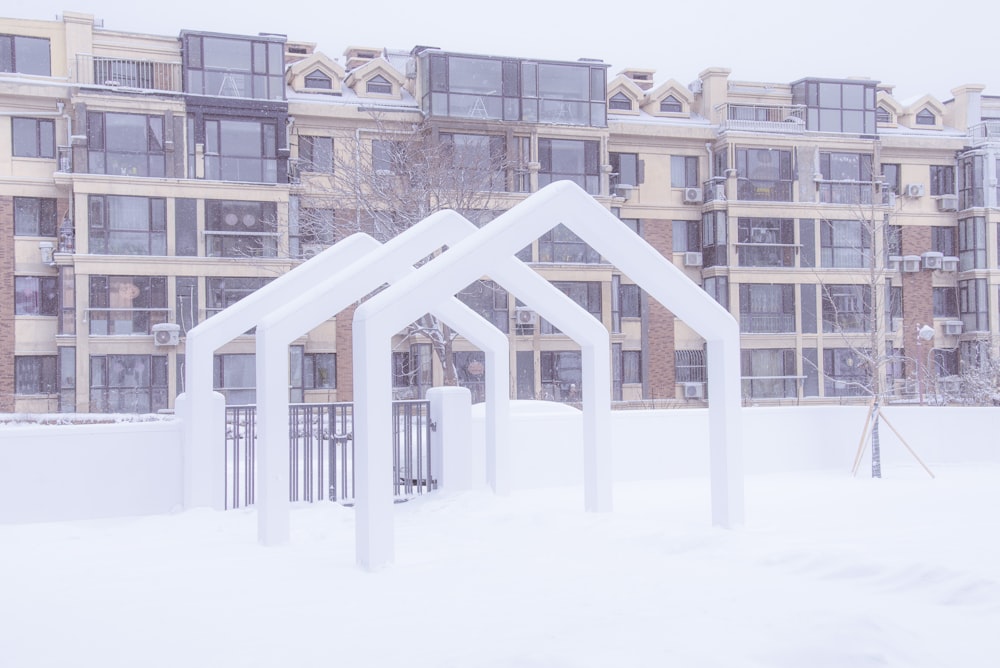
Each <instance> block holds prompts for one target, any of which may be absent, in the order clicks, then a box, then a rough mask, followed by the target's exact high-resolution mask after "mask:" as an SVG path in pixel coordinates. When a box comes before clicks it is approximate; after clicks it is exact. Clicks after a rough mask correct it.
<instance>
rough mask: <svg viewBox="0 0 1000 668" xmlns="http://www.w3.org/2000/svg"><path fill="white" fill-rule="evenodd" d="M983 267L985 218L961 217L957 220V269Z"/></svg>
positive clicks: (984, 266) (984, 261) (967, 269)
mask: <svg viewBox="0 0 1000 668" xmlns="http://www.w3.org/2000/svg"><path fill="white" fill-rule="evenodd" d="M985 268H986V218H985V217H984V216H973V217H972V218H963V219H961V220H959V221H958V270H959V271H969V270H970V269H985Z"/></svg>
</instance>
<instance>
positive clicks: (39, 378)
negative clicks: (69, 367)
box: [14, 355, 59, 395]
mask: <svg viewBox="0 0 1000 668" xmlns="http://www.w3.org/2000/svg"><path fill="white" fill-rule="evenodd" d="M56 359H57V358H56V356H55V355H18V356H17V357H15V358H14V394H18V395H30V394H55V393H56V392H58V391H59V375H58V374H57V373H56V368H57V363H56Z"/></svg>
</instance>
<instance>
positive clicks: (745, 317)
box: [740, 313, 795, 334]
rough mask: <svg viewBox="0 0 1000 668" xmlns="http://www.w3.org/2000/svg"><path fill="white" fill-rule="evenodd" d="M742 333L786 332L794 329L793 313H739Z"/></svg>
mask: <svg viewBox="0 0 1000 668" xmlns="http://www.w3.org/2000/svg"><path fill="white" fill-rule="evenodd" d="M740 331H741V332H743V333H744V334H783V333H784V334H787V333H790V332H794V331H795V315H793V314H790V313H740Z"/></svg>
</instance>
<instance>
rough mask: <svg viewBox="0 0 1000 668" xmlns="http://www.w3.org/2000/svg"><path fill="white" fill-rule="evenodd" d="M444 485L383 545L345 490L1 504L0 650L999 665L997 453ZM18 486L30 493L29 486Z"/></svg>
mask: <svg viewBox="0 0 1000 668" xmlns="http://www.w3.org/2000/svg"><path fill="white" fill-rule="evenodd" d="M932 468H933V469H934V472H935V473H936V474H937V478H936V479H933V480H932V479H931V478H929V477H928V476H927V475H926V474H925V473H924V471H923V470H922V469H920V468H919V467H918V466H917V465H916V464H913V465H912V466H908V467H895V468H892V469H891V470H887V471H885V476H886V477H885V478H884V479H882V480H872V479H870V478H868V477H860V476H859V477H858V478H851V477H850V474H849V472H844V473H831V472H822V473H820V472H816V473H795V474H792V473H782V474H771V475H753V476H749V477H748V478H747V480H746V510H747V525H746V526H745V527H744V528H742V529H740V530H722V529H714V528H711V527H710V526H709V524H710V522H709V505H708V504H709V501H708V495H709V489H708V481H707V479H700V480H688V479H685V480H672V481H666V482H643V483H619V484H616V485H615V490H614V491H615V510H614V512H612V513H608V514H590V513H585V512H584V511H583V493H582V490H581V489H579V488H559V489H549V490H532V491H521V492H516V493H514V494H512V495H511V496H508V497H496V496H493V495H492V494H490V493H489V492H487V491H482V492H478V491H477V492H465V493H460V494H459V493H447V492H440V493H436V494H433V495H430V496H427V497H424V498H419V499H416V500H413V501H411V502H409V503H405V504H400V505H398V506H396V508H395V510H396V513H395V527H396V563H395V564H394V565H393V566H391V567H389V568H387V569H385V570H382V571H379V572H376V573H367V572H364V571H362V570H360V569H358V568H357V567H356V566H355V564H354V519H353V514H354V511H353V510H352V509H350V508H345V507H341V506H337V505H332V504H329V503H320V504H315V505H297V506H296V507H295V509H294V510H293V513H292V541H291V543H290V544H289V545H287V546H284V547H278V548H264V547H259V546H258V545H257V544H256V515H255V514H254V511H253V509H246V510H240V511H230V512H217V511H210V510H194V511H187V512H182V513H177V514H173V515H165V516H153V517H144V518H135V519H116V520H99V521H85V522H67V523H53V524H32V525H8V526H0V666H3V668H34V667H42V666H52V667H59V668H66V667H69V666H72V667H90V666H95V667H100V668H112V667H117V666H122V667H125V666H127V667H129V668H134V667H140V666H141V667H143V668H150V667H155V666H164V667H168V666H169V667H170V668H176V667H178V666H184V667H185V668H195V667H200V666H206V667H208V666H211V667H212V668H218V667H223V666H226V667H228V666H234V667H240V668H245V667H250V666H267V667H282V668H284V667H296V666H303V667H305V666H314V665H321V666H336V665H346V666H364V667H369V666H371V667H374V666H379V667H381V666H407V667H410V666H413V667H417V666H434V667H446V666H455V667H461V668H478V667H485V666H490V667H504V668H508V667H521V666H528V667H538V668H557V667H572V668H580V667H588V666H594V667H600V668H607V667H609V666H614V667H619V666H630V667H632V666H639V667H642V666H657V667H660V666H678V667H683V668H699V667H707V666H713V667H714V666H718V667H719V668H738V667H742V666H754V667H757V666H759V667H762V668H763V667H767V668H771V667H785V666H787V667H789V668H803V667H806V666H808V667H809V668H824V667H830V668H857V667H866V666H899V667H905V668H921V667H927V668H943V667H949V666H961V667H962V668H988V667H995V666H997V665H1000V632H998V630H1000V519H998V511H1000V465H998V464H985V465H967V466H956V465H951V466H932ZM30 502H31V500H30V499H25V503H30Z"/></svg>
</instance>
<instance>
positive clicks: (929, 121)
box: [916, 109, 937, 125]
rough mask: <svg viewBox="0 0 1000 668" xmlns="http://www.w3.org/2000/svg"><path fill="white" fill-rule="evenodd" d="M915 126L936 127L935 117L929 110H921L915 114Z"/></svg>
mask: <svg viewBox="0 0 1000 668" xmlns="http://www.w3.org/2000/svg"><path fill="white" fill-rule="evenodd" d="M916 120H917V125H936V124H937V116H935V115H934V113H933V112H932V111H931V110H930V109H921V110H920V111H918V112H917V117H916Z"/></svg>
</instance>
